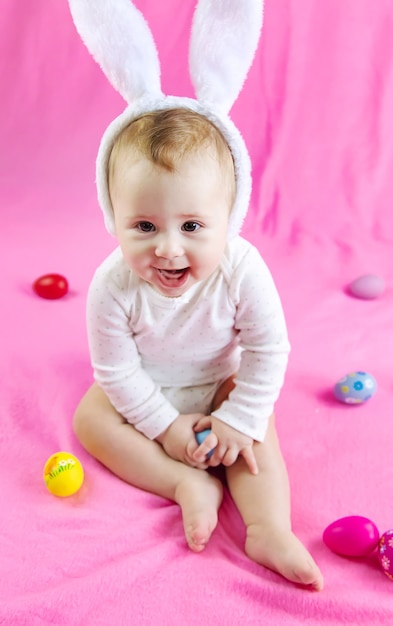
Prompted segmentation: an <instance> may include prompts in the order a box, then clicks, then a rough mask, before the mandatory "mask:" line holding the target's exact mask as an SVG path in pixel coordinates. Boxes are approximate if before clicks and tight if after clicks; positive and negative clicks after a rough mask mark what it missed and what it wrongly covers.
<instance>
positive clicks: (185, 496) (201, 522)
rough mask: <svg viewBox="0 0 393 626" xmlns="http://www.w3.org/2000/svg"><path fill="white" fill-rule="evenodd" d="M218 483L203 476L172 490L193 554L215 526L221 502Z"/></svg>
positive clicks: (201, 472) (198, 472) (200, 473)
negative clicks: (174, 491) (180, 511)
mask: <svg viewBox="0 0 393 626" xmlns="http://www.w3.org/2000/svg"><path fill="white" fill-rule="evenodd" d="M222 495H223V487H222V484H221V482H220V481H219V480H218V479H217V478H214V477H213V476H211V475H210V474H208V473H207V472H205V471H204V470H194V475H193V476H192V477H190V478H187V479H183V480H182V481H181V482H180V483H179V484H178V486H177V488H176V494H175V500H176V502H177V503H178V504H179V505H180V508H181V510H182V514H183V525H184V533H185V536H186V540H187V543H188V545H189V547H190V548H191V550H193V551H194V552H201V551H202V550H203V549H204V548H205V546H206V544H207V543H208V541H209V539H210V536H211V534H212V532H213V530H214V529H215V527H216V526H217V521H218V515H217V512H218V509H219V508H220V504H221V501H222Z"/></svg>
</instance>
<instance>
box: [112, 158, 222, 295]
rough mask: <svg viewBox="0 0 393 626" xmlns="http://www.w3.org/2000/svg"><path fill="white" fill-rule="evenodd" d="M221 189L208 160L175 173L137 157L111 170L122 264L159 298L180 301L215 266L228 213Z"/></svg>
mask: <svg viewBox="0 0 393 626" xmlns="http://www.w3.org/2000/svg"><path fill="white" fill-rule="evenodd" d="M120 158H121V157H120ZM225 185H227V182H226V181H225V176H224V175H223V173H222V169H221V168H220V166H219V164H218V163H217V162H216V160H214V159H212V157H211V156H209V155H206V156H205V157H204V156H203V155H202V154H195V155H190V156H188V157H187V158H185V159H184V160H183V162H182V163H181V164H180V165H179V167H178V168H177V171H176V172H175V173H172V172H168V171H166V170H164V169H163V168H161V167H158V166H155V165H154V164H152V163H151V162H150V161H149V160H147V159H145V158H143V157H140V158H138V159H137V160H135V161H131V162H128V163H126V161H125V160H124V161H123V160H122V161H121V162H119V163H117V164H116V169H115V174H114V178H113V181H112V185H111V198H112V205H113V209H114V215H115V225H116V233H117V237H118V239H119V244H120V247H121V250H122V252H123V256H124V259H125V261H126V263H127V264H128V266H129V267H130V268H131V269H132V270H134V271H135V272H136V273H137V274H138V275H139V276H140V278H142V279H143V280H145V281H147V282H148V283H150V285H151V286H152V287H153V288H154V289H155V290H157V291H158V292H159V293H161V294H163V295H164V296H167V297H174V298H175V297H178V296H180V295H182V294H183V293H185V292H186V291H187V290H188V289H189V288H190V287H191V286H192V285H194V284H195V283H196V282H198V281H200V280H203V279H205V278H208V277H209V276H210V275H211V274H212V273H213V272H214V270H215V269H216V268H217V266H218V265H219V263H220V261H221V258H222V256H223V253H224V249H225V245H226V236H227V227H228V219H229V213H230V208H231V206H230V205H231V201H230V197H229V196H230V194H229V193H228V192H227V191H226V189H225Z"/></svg>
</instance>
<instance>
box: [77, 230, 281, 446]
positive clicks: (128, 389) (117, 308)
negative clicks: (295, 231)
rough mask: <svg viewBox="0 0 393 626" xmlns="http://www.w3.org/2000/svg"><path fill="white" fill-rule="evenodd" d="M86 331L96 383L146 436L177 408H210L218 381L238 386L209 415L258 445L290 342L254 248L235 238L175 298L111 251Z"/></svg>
mask: <svg viewBox="0 0 393 626" xmlns="http://www.w3.org/2000/svg"><path fill="white" fill-rule="evenodd" d="M87 329H88V339H89V347H90V354H91V361H92V365H93V369H94V376H95V379H96V381H97V382H98V384H99V385H100V386H101V388H102V389H103V390H104V391H105V393H106V394H107V396H108V398H109V400H110V402H111V403H112V404H113V406H114V407H115V408H116V409H117V411H118V412H119V413H121V414H122V415H123V416H124V417H125V419H126V420H127V421H128V422H129V423H130V424H133V425H134V426H135V428H136V429H137V430H139V431H140V432H142V433H143V434H144V435H146V437H148V438H149V439H154V438H155V437H157V436H158V435H159V434H160V433H161V432H163V431H164V430H165V429H166V428H167V427H168V426H169V425H170V424H171V423H172V422H173V421H174V420H175V419H176V417H177V416H178V415H179V413H196V412H202V413H204V414H209V413H210V405H211V401H212V398H213V396H214V392H215V390H216V389H217V388H218V386H219V384H220V383H221V382H222V381H223V380H225V379H226V378H228V377H229V376H231V375H232V374H236V376H235V383H236V386H235V389H234V390H233V391H232V392H231V394H230V396H229V398H228V400H227V401H225V402H224V403H223V404H222V405H221V407H219V408H218V409H217V410H216V411H214V413H213V415H214V416H215V417H217V418H218V419H220V420H222V421H223V422H225V423H227V424H229V425H230V426H232V427H233V428H235V429H236V430H238V431H240V432H242V433H244V434H246V435H248V436H250V437H252V438H253V439H255V440H257V441H263V439H264V437H265V433H266V428H267V422H268V418H269V416H270V415H271V414H272V412H273V408H274V403H275V401H276V400H277V398H278V395H279V392H280V389H281V386H282V384H283V380H284V374H285V370H286V365H287V359H288V352H289V343H288V338H287V331H286V324H285V319H284V315H283V311H282V307H281V302H280V298H279V296H278V293H277V290H276V287H275V285H274V282H273V279H272V277H271V274H270V272H269V270H268V268H267V266H266V264H265V263H264V261H263V260H262V258H261V256H260V254H259V252H258V251H257V250H256V248H254V247H253V246H252V245H251V244H250V243H248V242H247V241H245V240H244V239H242V238H241V237H236V238H235V239H233V240H231V241H230V242H229V243H228V244H227V248H226V251H225V254H224V257H223V259H222V262H221V264H220V267H219V268H218V269H217V270H216V271H215V272H214V273H213V274H212V275H211V276H210V277H209V278H208V279H206V280H204V281H201V282H199V283H197V284H195V285H193V286H192V287H191V288H190V289H189V290H188V291H187V292H186V293H185V294H183V295H182V296H180V297H178V298H168V297H166V296H163V295H161V294H160V293H158V292H157V291H155V290H154V289H153V288H152V287H151V286H150V285H149V284H148V283H146V282H144V281H143V280H141V279H140V278H139V277H138V276H137V275H136V274H135V273H134V272H132V271H131V270H130V269H129V268H128V266H127V265H126V263H125V262H124V260H123V257H122V254H121V251H120V248H117V249H116V250H115V251H114V252H113V253H112V254H111V255H110V256H109V257H108V258H107V259H106V260H105V261H104V262H103V263H102V264H101V265H100V267H99V268H98V269H97V271H96V273H95V275H94V278H93V280H92V282H91V285H90V289H89V293H88V302H87Z"/></svg>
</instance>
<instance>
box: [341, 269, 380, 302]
mask: <svg viewBox="0 0 393 626" xmlns="http://www.w3.org/2000/svg"><path fill="white" fill-rule="evenodd" d="M348 291H349V293H350V294H351V295H352V296H355V297H356V298H362V299H363V300H373V299H374V298H378V297H379V296H381V295H382V294H383V292H384V291H385V281H384V280H383V278H381V276H377V275H376V274H365V275H364V276H359V278H356V279H355V280H353V281H352V282H351V283H350V284H349V286H348Z"/></svg>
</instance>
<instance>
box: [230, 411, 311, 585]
mask: <svg viewBox="0 0 393 626" xmlns="http://www.w3.org/2000/svg"><path fill="white" fill-rule="evenodd" d="M254 453H255V457H256V460H257V463H258V467H259V474H258V475H257V476H253V475H251V474H250V472H249V471H248V469H247V466H246V464H245V462H244V461H243V459H242V458H241V457H239V459H238V460H237V461H236V463H234V465H232V466H231V467H228V468H227V480H228V487H229V489H230V492H231V494H232V497H233V500H234V502H235V504H236V505H237V507H238V509H239V511H240V514H241V516H242V517H243V520H244V523H245V525H246V527H247V539H246V546H245V549H246V553H247V554H248V556H249V557H250V558H251V559H253V560H254V561H256V562H258V563H260V564H261V565H264V566H265V567H268V568H269V569H272V570H274V571H276V572H278V573H279V574H281V575H282V576H284V577H285V578H287V579H288V580H290V581H293V582H295V583H300V584H303V585H307V586H311V587H312V588H313V589H316V590H318V591H319V590H320V589H322V587H323V578H322V574H321V572H320V570H319V568H318V566H317V565H316V563H315V561H314V560H313V558H312V557H311V555H310V554H309V552H308V551H307V550H306V548H305V547H304V546H303V544H302V543H301V542H300V541H299V539H298V538H297V537H296V536H295V535H294V534H293V532H292V530H291V522H290V492H289V483H288V476H287V471H286V467H285V463H284V460H283V457H282V455H281V451H280V446H279V442H278V437H277V433H276V429H275V425H274V415H273V416H272V417H271V418H270V423H269V428H268V432H267V434H266V438H265V441H264V442H263V443H258V442H256V443H255V444H254Z"/></svg>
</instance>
